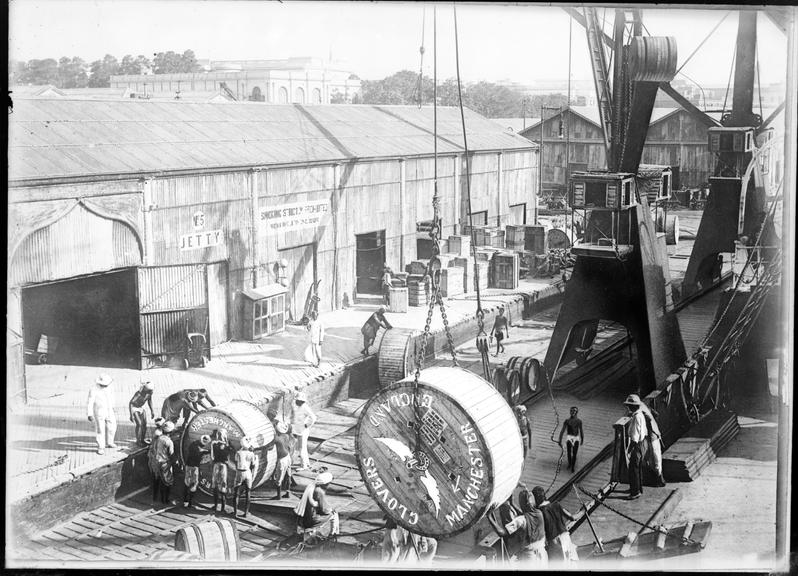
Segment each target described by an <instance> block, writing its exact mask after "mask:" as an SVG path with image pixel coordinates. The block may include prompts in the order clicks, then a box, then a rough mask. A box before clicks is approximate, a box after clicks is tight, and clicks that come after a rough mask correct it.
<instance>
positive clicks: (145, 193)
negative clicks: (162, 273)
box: [141, 178, 155, 266]
mask: <svg viewBox="0 0 798 576" xmlns="http://www.w3.org/2000/svg"><path fill="white" fill-rule="evenodd" d="M141 196H142V202H141V204H142V206H141V209H142V211H143V216H144V254H142V257H141V263H142V264H143V265H144V266H150V265H151V263H152V257H153V238H152V210H153V207H154V206H155V204H154V201H153V198H152V178H145V179H144V180H142V181H141Z"/></svg>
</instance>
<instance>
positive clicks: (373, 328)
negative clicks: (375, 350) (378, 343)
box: [360, 306, 393, 356]
mask: <svg viewBox="0 0 798 576" xmlns="http://www.w3.org/2000/svg"><path fill="white" fill-rule="evenodd" d="M385 312H386V310H385V306H380V308H379V310H377V311H376V312H375V313H374V314H372V315H371V316H369V319H368V320H366V323H365V324H363V328H361V329H360V332H361V333H362V334H363V350H361V352H362V353H363V355H364V356H365V355H367V354H368V353H369V346H371V345H372V344H373V343H374V339H375V338H376V337H377V332H378V331H379V329H380V327H382V328H385V329H386V330H390V329H391V328H393V326H391V323H390V322H388V319H387V318H386V317H385Z"/></svg>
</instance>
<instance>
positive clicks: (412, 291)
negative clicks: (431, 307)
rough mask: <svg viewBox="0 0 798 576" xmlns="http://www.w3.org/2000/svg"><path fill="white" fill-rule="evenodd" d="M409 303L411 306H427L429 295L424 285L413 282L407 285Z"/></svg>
mask: <svg viewBox="0 0 798 576" xmlns="http://www.w3.org/2000/svg"><path fill="white" fill-rule="evenodd" d="M407 303H408V305H409V306H426V305H427V295H426V293H425V292H424V283H423V282H420V281H418V280H411V281H410V282H409V283H408V285H407Z"/></svg>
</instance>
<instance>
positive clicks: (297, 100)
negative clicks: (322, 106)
mask: <svg viewBox="0 0 798 576" xmlns="http://www.w3.org/2000/svg"><path fill="white" fill-rule="evenodd" d="M304 103H305V91H304V90H303V89H302V88H297V89H296V90H294V104H304Z"/></svg>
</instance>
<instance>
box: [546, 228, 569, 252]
mask: <svg viewBox="0 0 798 576" xmlns="http://www.w3.org/2000/svg"><path fill="white" fill-rule="evenodd" d="M546 246H547V248H548V249H549V250H565V249H566V248H570V247H571V241H570V240H569V239H568V234H566V233H565V232H564V231H563V230H560V229H559V228H552V229H551V230H549V231H548V232H546Z"/></svg>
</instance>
